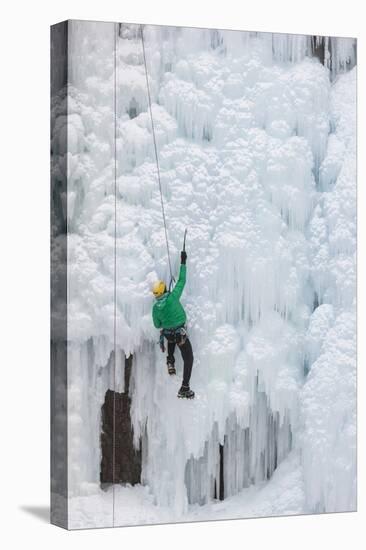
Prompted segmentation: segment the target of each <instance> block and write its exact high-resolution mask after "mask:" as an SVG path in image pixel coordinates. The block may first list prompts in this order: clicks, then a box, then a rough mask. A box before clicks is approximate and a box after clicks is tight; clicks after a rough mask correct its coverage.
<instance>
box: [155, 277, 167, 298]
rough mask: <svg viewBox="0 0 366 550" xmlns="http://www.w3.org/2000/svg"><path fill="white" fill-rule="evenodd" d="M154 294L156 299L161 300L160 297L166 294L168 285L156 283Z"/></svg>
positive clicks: (161, 282) (160, 282)
mask: <svg viewBox="0 0 366 550" xmlns="http://www.w3.org/2000/svg"><path fill="white" fill-rule="evenodd" d="M152 292H153V294H154V296H155V298H160V296H162V295H163V294H164V293H165V292H166V284H165V283H164V281H156V283H154V284H153V287H152Z"/></svg>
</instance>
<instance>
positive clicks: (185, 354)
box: [167, 338, 193, 386]
mask: <svg viewBox="0 0 366 550" xmlns="http://www.w3.org/2000/svg"><path fill="white" fill-rule="evenodd" d="M175 346H176V343H175V342H168V357H167V362H168V363H172V364H173V365H174V362H175V359H174V351H175ZM178 348H179V349H180V352H181V354H182V358H183V361H184V367H183V386H189V381H190V379H191V373H192V366H193V351H192V345H191V342H190V341H189V338H186V340H185V342H184V344H182V345H179V344H178Z"/></svg>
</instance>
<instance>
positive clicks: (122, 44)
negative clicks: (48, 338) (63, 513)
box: [53, 21, 356, 526]
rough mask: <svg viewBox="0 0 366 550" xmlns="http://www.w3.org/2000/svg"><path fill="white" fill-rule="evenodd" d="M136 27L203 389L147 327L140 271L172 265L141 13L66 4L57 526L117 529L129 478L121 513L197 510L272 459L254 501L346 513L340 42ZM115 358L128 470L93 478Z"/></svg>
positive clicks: (350, 175)
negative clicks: (115, 483)
mask: <svg viewBox="0 0 366 550" xmlns="http://www.w3.org/2000/svg"><path fill="white" fill-rule="evenodd" d="M144 36H145V41H146V58H147V71H148V78H149V82H150V86H151V90H152V113H153V117H154V124H155V127H156V135H157V142H158V153H159V161H160V168H161V175H162V186H163V197H164V201H165V205H166V212H167V219H168V232H169V239H170V247H171V254H172V257H173V258H174V266H173V267H174V271H175V273H177V271H178V268H179V265H178V262H179V251H180V248H181V242H182V237H183V232H184V228H185V227H187V228H188V238H187V252H188V279H187V286H186V289H185V293H184V295H183V303H184V306H185V308H186V311H187V314H188V319H189V320H188V331H189V335H190V339H191V341H192V345H193V349H194V355H195V362H194V367H193V373H192V380H191V384H192V388H193V389H194V390H195V391H196V394H197V398H196V399H195V400H194V401H192V402H181V401H179V402H177V401H178V400H177V399H176V392H177V388H178V385H179V381H180V376H181V370H182V364H181V358H180V356H179V358H178V357H177V363H176V364H177V369H178V377H177V379H175V380H172V379H171V378H169V377H168V376H167V373H166V366H165V358H164V356H163V355H162V354H161V352H160V350H159V346H157V345H156V341H157V339H158V335H157V331H156V330H155V329H154V328H153V326H152V322H151V308H152V296H151V292H150V288H151V283H152V282H153V281H154V280H155V279H156V278H161V279H165V280H168V279H169V273H168V268H167V255H166V248H165V241H164V230H163V225H162V219H161V206H160V198H159V189H158V185H157V179H156V164H155V161H154V151H153V142H152V133H151V124H150V119H149V115H148V100H147V90H146V79H145V67H144V64H143V56H142V44H141V35H140V30H139V27H138V26H137V25H127V24H111V23H105V24H104V23H92V22H78V21H72V22H71V23H70V31H69V47H70V66H69V86H68V98H67V113H68V126H67V128H66V126H65V124H66V119H65V117H64V116H62V112H63V111H62V101H61V100H58V101H56V102H55V103H54V105H53V113H54V121H55V122H54V124H55V125H56V126H57V129H58V133H61V132H62V131H67V132H68V150H67V152H66V151H63V150H60V148H59V142H58V141H57V132H56V133H55V138H54V143H53V151H54V154H55V155H58V158H60V168H59V169H60V170H62V169H63V168H62V161H63V160H64V158H65V155H66V156H67V174H68V195H67V200H68V205H67V212H68V219H67V223H68V227H69V234H68V246H67V254H68V331H69V338H70V346H69V350H68V364H69V367H68V387H69V402H68V412H69V436H68V445H69V453H70V454H69V475H70V482H69V495H70V497H71V504H70V507H71V508H70V509H71V510H72V514H73V518H74V519H72V522H73V525H74V526H80V525H81V524H83V525H84V523H83V522H85V521H86V522H87V524H88V525H89V526H90V525H98V522H99V523H100V524H102V523H103V524H105V523H108V522H109V523H110V524H123V523H124V522H125V519H124V518H123V517H122V516H123V514H122V512H120V516H118V513H119V512H116V514H117V515H116V516H113V517H111V516H110V514H111V505H110V503H111V501H112V499H115V502H116V507H117V508H118V502H121V503H123V502H124V501H123V498H124V496H123V495H124V493H123V491H126V494H129V495H130V496H129V498H131V499H132V500H131V502H135V500H134V499H140V495H142V497H141V501H140V500H139V501H138V502H139V506H142V508H141V510H143V509H144V503H148V506H149V511H148V512H146V514H145V515H143V514H144V512H141V514H142V515H141V514H140V515H138V514H137V512H136V514H137V515H136V517H135V516H131V519H127V520H126V521H127V523H128V522H130V523H134V522H150V523H154V522H155V521H159V520H158V519H157V518H158V517H159V518H161V517H163V518H168V519H169V518H170V519H174V520H175V521H179V520H184V519H185V518H189V517H191V516H190V515H189V514H192V513H193V512H194V511H195V510H196V511H195V512H194V513H196V514H198V515H197V517H198V518H202V517H206V516H204V513H205V512H204V510H205V506H206V505H208V504H209V503H212V502H215V501H216V500H218V501H219V500H220V499H225V500H226V499H227V502H228V503H230V502H231V500H230V499H232V498H233V499H236V498H239V497H240V495H242V500H240V502H242V503H244V504H245V502H246V498H248V499H249V498H250V495H251V494H252V492H251V491H252V490H254V489H255V490H256V488H257V487H258V488H263V487H267V485H268V490H270V487H272V488H273V487H275V486H276V485H275V484H276V483H277V484H278V483H282V481H281V480H283V479H284V477H282V478H281V475H284V474H281V471H284V472H287V474H286V475H287V476H288V477H287V478H286V479H291V480H294V481H293V486H291V487H290V488H288V489H286V490H288V491H289V493H288V494H290V495H294V497H293V498H294V501H293V502H294V503H293V505H292V504H291V502H292V501H291V498H292V497H291V498H289V499H288V500H289V502H290V504H288V508H287V509H286V507H285V508H284V509H282V508H281V506H282V504H281V498H279V499H278V507H277V508H276V503H274V507H273V509H271V510H268V509H265V510H266V511H265V512H263V513H267V514H276V513H282V512H283V511H287V512H288V513H301V512H307V513H309V512H318V511H325V512H331V511H339V510H353V509H354V508H355V498H356V497H355V476H356V473H355V472H356V466H355V444H356V443H355V343H354V338H355V329H354V323H355V250H356V244H355V236H356V226H355V212H356V207H355V193H356V191H355V178H356V172H355V170H356V168H355V154H356V144H355V128H356V126H355V124H356V119H355V93H356V73H355V71H356V69H355V68H354V65H355V64H356V58H355V55H356V47H355V41H354V40H353V39H346V38H344V39H343V38H333V37H332V38H326V37H318V36H299V35H286V34H283V35H280V34H271V33H255V32H239V31H211V30H208V29H186V28H173V27H165V28H164V27H157V26H155V27H154V26H147V27H145V29H144ZM115 107H116V127H115V126H114V124H115V120H114V116H115ZM58 114H59V115H60V116H58ZM114 128H116V142H115V139H114V137H115V136H114ZM60 143H61V142H60ZM115 150H116V158H114V151H115ZM115 162H116V164H114V163H115ZM114 169H116V174H117V178H116V181H114ZM115 200H116V202H115ZM115 235H116V241H115ZM115 315H116V321H114V319H115ZM114 322H115V323H116V324H115V325H114ZM130 355H132V356H133V357H132V371H131V382H130V387H129V396H130V398H131V411H130V414H131V422H132V429H133V437H134V444H135V446H136V448H140V446H141V449H142V464H141V486H140V485H137V486H134V487H129V486H128V487H121V486H120V487H114V488H113V487H111V488H109V489H107V490H104V491H103V490H101V489H100V487H99V472H100V463H101V450H100V430H101V407H102V405H103V402H104V397H105V393H106V391H107V390H108V389H112V390H114V391H116V392H124V364H125V362H124V359H125V357H129V356H130ZM294 457H295V458H294ZM281 464H282V466H281V467H282V468H283V470H281V469H279V467H280V465H281ZM277 469H278V474H276V471H277ZM289 472H290V473H289ZM274 473H275V474H276V475H274ZM272 479H273V480H272ZM271 483H272V486H271V485H270V484H271ZM258 490H259V489H258ZM265 490H267V489H265ZM246 491H249V492H248V493H246ZM299 493H301V497H299ZM246 494H248V497H246V496H245V495H246ZM286 494H287V493H286ZM240 498H241V497H240ZM119 499H120V500H119ZM225 500H224V502H225ZM295 501H296V503H295ZM88 502H92V503H93V506H94V508H95V506H98V510H100V518H101V517H103V519H100V518H99V519H95V518H94V519H93V518H91V515H92V514H91V512H90V513H89V512H88V510H89V508H88V506H92V505H91V504H90V505H89V504H88ZM96 502H98V503H99V504H98V505H96V504H95V503H96ZM233 502H239V501H235V500H233ZM299 502H301V505H300V504H299ZM244 504H243V506H244ZM121 506H122V504H121ZM136 506H137V505H136ZM146 506H147V504H146ZM237 506H238V511H239V510H240V504H237ZM156 507H160V508H161V510H164V514H165V515H163V516H157V515H156V512H155V511H152V510H156ZM197 507H199V509H200V510H201V512H200V511H197V509H198V508H197ZM127 508H128V507H127ZM123 509H124V510H125V509H126V508H123ZM258 510H259V511H258V515H260V514H261V513H262V512H261V511H260V509H259V508H258ZM126 513H127V512H126ZM162 513H163V512H162ZM242 513H243V514H244V515H245V508H243V512H242ZM88 514H89V516H88ZM154 514H155V515H154ZM207 514H208V513H207ZM248 514H249V515H250V513H249V512H248ZM86 517H89V519H88V520H86V519H85V518H86ZM127 517H129V516H127ZM207 517H211V516H209V514H208V515H207ZM218 517H220V515H218ZM75 518H76V519H75ZM80 518H81V519H80ZM134 518H135V519H134ZM136 518H138V519H136ZM88 522H89V523H88Z"/></svg>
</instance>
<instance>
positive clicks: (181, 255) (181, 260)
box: [180, 250, 187, 265]
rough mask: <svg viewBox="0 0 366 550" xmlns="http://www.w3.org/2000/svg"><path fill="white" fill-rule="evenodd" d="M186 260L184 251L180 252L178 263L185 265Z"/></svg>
mask: <svg viewBox="0 0 366 550" xmlns="http://www.w3.org/2000/svg"><path fill="white" fill-rule="evenodd" d="M186 260H187V252H186V251H185V250H182V252H181V253H180V263H181V264H183V265H186Z"/></svg>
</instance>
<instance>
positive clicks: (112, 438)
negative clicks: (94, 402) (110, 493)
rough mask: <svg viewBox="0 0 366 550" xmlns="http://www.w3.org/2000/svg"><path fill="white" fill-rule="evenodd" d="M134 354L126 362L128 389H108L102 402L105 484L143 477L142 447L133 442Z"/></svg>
mask: <svg viewBox="0 0 366 550" xmlns="http://www.w3.org/2000/svg"><path fill="white" fill-rule="evenodd" d="M131 368H132V357H129V358H128V359H126V362H125V391H124V393H118V392H115V391H113V390H107V392H106V394H105V400H104V404H103V406H102V433H101V448H102V461H101V465H100V482H101V484H109V483H130V484H131V485H135V484H136V483H140V481H141V448H140V449H135V448H134V445H133V430H132V425H131V415H130V406H131V399H130V397H129V381H130V375H131Z"/></svg>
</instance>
